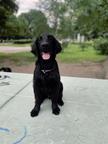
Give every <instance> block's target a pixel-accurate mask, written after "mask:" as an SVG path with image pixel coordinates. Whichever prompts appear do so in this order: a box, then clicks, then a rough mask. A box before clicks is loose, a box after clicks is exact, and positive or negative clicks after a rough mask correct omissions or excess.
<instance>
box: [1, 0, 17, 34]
mask: <svg viewBox="0 0 108 144" xmlns="http://www.w3.org/2000/svg"><path fill="white" fill-rule="evenodd" d="M17 9H18V6H17V4H16V3H15V0H0V34H2V33H3V31H4V30H3V28H4V27H5V24H6V21H7V19H8V17H9V16H10V15H11V14H12V13H14V12H15V11H17Z"/></svg>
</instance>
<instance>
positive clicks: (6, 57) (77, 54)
mask: <svg viewBox="0 0 108 144" xmlns="http://www.w3.org/2000/svg"><path fill="white" fill-rule="evenodd" d="M105 58H106V56H104V55H99V54H97V53H96V51H95V50H94V49H93V47H92V46H90V45H89V46H88V47H86V48H85V49H84V51H82V49H81V47H80V46H79V45H78V44H69V45H68V46H67V47H65V48H64V50H63V51H62V53H60V54H59V55H58V56H57V59H58V60H59V61H61V62H64V63H79V62H84V61H91V62H100V61H103V60H105ZM6 61H12V62H14V63H15V65H27V64H30V63H31V62H34V61H35V57H34V56H33V54H31V53H30V52H19V53H12V54H10V53H9V54H4V53H0V66H2V63H3V62H6Z"/></svg>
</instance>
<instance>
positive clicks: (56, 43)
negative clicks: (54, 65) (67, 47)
mask: <svg viewBox="0 0 108 144" xmlns="http://www.w3.org/2000/svg"><path fill="white" fill-rule="evenodd" d="M53 40H54V47H55V52H56V54H58V53H60V52H61V50H62V47H61V44H60V42H59V41H58V40H57V39H56V38H55V37H54V36H53Z"/></svg>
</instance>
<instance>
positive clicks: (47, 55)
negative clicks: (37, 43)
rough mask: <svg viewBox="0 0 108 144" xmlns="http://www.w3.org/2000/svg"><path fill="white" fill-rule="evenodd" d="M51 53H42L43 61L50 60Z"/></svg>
mask: <svg viewBox="0 0 108 144" xmlns="http://www.w3.org/2000/svg"><path fill="white" fill-rule="evenodd" d="M50 56H51V55H50V53H49V52H42V59H43V60H49V59H50Z"/></svg>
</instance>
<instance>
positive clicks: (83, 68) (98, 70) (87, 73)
mask: <svg viewBox="0 0 108 144" xmlns="http://www.w3.org/2000/svg"><path fill="white" fill-rule="evenodd" d="M58 64H59V70H60V74H61V75H62V76H73V77H84V78H97V79H108V77H106V75H105V69H104V66H105V67H106V65H107V64H106V63H105V64H104V63H92V62H84V63H79V64H67V63H61V62H58ZM2 65H4V66H8V67H11V68H12V71H13V72H18V73H30V74H33V71H34V68H35V63H30V64H29V65H22V66H16V65H15V64H14V63H12V62H9V61H8V62H5V63H4V64H2Z"/></svg>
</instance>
